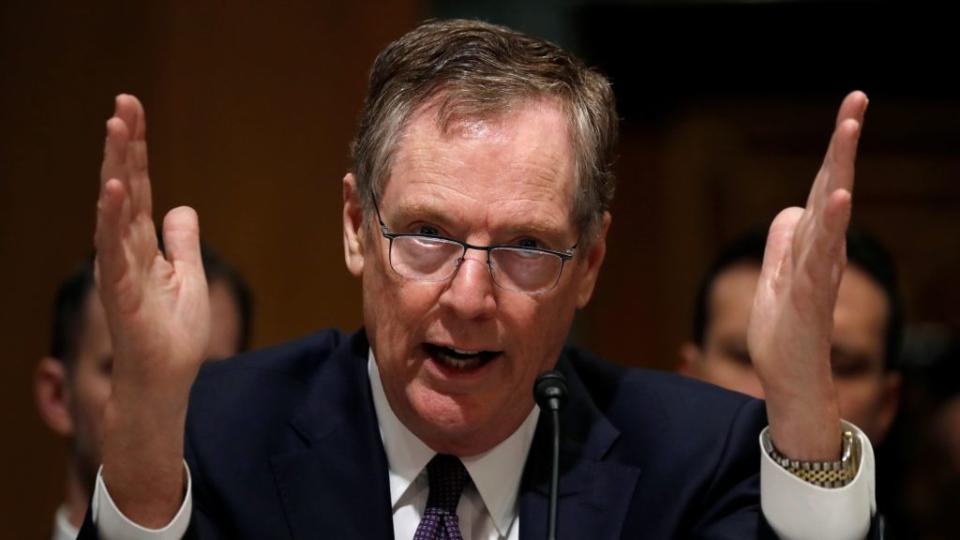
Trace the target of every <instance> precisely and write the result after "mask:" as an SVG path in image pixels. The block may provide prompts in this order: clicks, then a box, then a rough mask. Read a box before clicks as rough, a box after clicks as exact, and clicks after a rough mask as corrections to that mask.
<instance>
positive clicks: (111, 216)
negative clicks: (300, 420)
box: [94, 95, 210, 528]
mask: <svg viewBox="0 0 960 540" xmlns="http://www.w3.org/2000/svg"><path fill="white" fill-rule="evenodd" d="M100 180H101V182H100V197H99V201H98V203H97V231H96V235H95V238H94V241H95V244H96V249H97V262H96V272H97V287H98V289H99V292H100V298H101V300H102V301H103V306H104V310H105V311H106V315H107V323H108V325H109V328H110V337H111V340H112V344H113V356H114V358H113V392H112V395H111V397H110V401H109V402H108V404H107V406H106V409H105V411H104V434H103V438H104V440H103V478H104V481H105V482H106V484H107V487H108V489H109V492H110V496H111V498H112V499H113V500H114V502H115V503H116V504H117V507H118V508H119V509H120V511H121V512H123V513H124V515H126V516H127V517H128V518H129V519H131V520H132V521H134V522H135V523H137V524H139V525H142V526H144V527H150V528H158V527H162V526H164V525H166V524H167V523H168V522H169V521H170V519H171V518H172V517H173V516H174V514H175V513H176V511H177V509H178V508H179V507H180V504H181V502H182V500H183V494H184V493H183V491H184V485H185V483H184V470H183V461H182V460H183V432H184V424H185V421H186V411H187V400H188V397H189V392H190V386H191V385H192V384H193V380H194V378H195V377H196V374H197V370H198V369H199V367H200V364H201V363H202V361H203V360H204V352H205V350H206V347H207V341H208V340H209V335H210V305H209V303H210V301H209V296H208V293H207V282H206V278H205V277H204V271H203V263H202V262H201V258H200V240H199V226H198V222H197V214H196V212H194V210H193V209H192V208H188V207H180V208H175V209H173V210H171V211H170V212H169V213H168V214H167V215H166V217H165V218H164V220H163V240H164V246H165V251H166V256H164V254H163V253H161V252H160V250H159V249H158V243H157V237H156V228H155V226H154V223H153V218H152V213H151V212H152V209H151V206H152V203H151V193H150V179H149V176H148V174H147V143H146V123H145V118H144V112H143V106H142V105H141V104H140V102H139V101H138V100H137V98H135V97H134V96H130V95H120V96H117V98H116V108H115V112H114V115H113V117H112V118H110V120H108V121H107V138H106V143H105V145H104V152H103V166H102V168H101V171H100Z"/></svg>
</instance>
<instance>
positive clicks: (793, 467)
mask: <svg viewBox="0 0 960 540" xmlns="http://www.w3.org/2000/svg"><path fill="white" fill-rule="evenodd" d="M842 438H843V446H842V449H841V452H840V454H841V455H840V460H839V461H797V460H795V459H790V458H788V457H786V456H784V455H783V454H781V453H780V452H778V451H777V449H776V448H775V447H774V446H773V441H772V440H771V438H770V437H769V436H766V437H763V447H764V450H765V451H766V452H767V454H768V455H769V456H770V457H771V458H772V459H773V460H774V461H776V462H777V464H778V465H780V466H781V467H783V468H784V469H786V470H787V471H789V472H790V473H791V474H793V475H794V476H797V477H798V478H801V479H803V480H806V481H807V482H809V483H811V484H813V485H815V486H820V487H825V488H839V487H843V486H845V485H847V484H849V483H850V482H851V481H853V478H854V477H855V476H856V475H857V471H858V470H860V441H858V440H856V438H855V437H854V435H853V432H852V431H844V432H843V435H842Z"/></svg>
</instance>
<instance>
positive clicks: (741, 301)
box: [680, 232, 903, 443]
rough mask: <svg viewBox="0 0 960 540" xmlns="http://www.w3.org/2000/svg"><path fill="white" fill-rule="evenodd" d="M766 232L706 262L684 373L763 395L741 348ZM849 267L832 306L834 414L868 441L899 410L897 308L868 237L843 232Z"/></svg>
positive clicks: (884, 265) (885, 265)
mask: <svg viewBox="0 0 960 540" xmlns="http://www.w3.org/2000/svg"><path fill="white" fill-rule="evenodd" d="M763 248H764V237H763V235H762V234H760V233H759V232H752V233H749V234H747V235H745V236H743V237H742V238H739V239H737V240H735V241H734V242H732V243H731V244H730V245H729V246H728V247H727V248H726V249H724V250H723V251H722V252H721V254H720V256H719V257H718V258H717V260H716V261H715V262H714V263H713V265H712V266H711V267H710V269H709V271H708V272H707V274H706V276H705V277H704V279H703V281H702V283H701V285H700V289H699V291H698V293H697V298H696V303H695V305H694V325H693V342H691V343H686V344H684V345H683V347H682V348H681V364H680V371H681V372H682V373H684V374H686V375H689V376H693V377H697V378H699V379H702V380H705V381H707V382H711V383H713V384H716V385H719V386H722V387H724V388H728V389H730V390H736V391H738V392H743V393H744V394H749V395H751V396H754V397H757V398H760V399H763V397H764V396H763V386H762V385H761V383H760V379H759V378H758V377H757V374H756V372H755V371H754V369H753V365H752V363H751V361H750V354H749V352H748V350H747V329H748V326H749V321H750V311H751V307H752V305H753V298H754V296H755V293H756V288H757V281H758V280H759V279H760V265H761V263H762V262H763ZM847 260H848V265H847V270H846V272H845V273H844V275H843V279H842V280H841V282H840V290H839V293H838V295H837V305H836V307H835V309H834V313H833V333H832V335H831V353H830V360H831V362H830V364H831V368H832V371H833V381H834V384H835V385H836V388H837V397H838V399H839V406H840V416H841V417H843V418H846V419H847V420H849V421H851V422H852V423H854V424H856V425H857V426H858V427H860V428H861V429H862V430H863V431H864V433H866V434H867V436H869V437H870V440H871V441H873V442H874V443H877V442H879V441H882V440H883V437H884V435H886V433H887V430H888V429H889V428H890V424H891V422H893V417H894V415H895V413H896V409H897V401H898V398H899V391H900V374H899V372H898V371H897V370H896V369H895V367H894V366H895V363H896V359H897V354H898V352H899V350H900V339H901V338H900V336H901V334H902V321H903V315H902V308H901V300H900V294H899V291H898V288H897V283H896V278H895V272H894V265H893V260H892V259H891V257H890V255H889V254H888V253H887V252H886V251H885V250H884V249H883V247H881V246H880V244H879V243H878V242H877V241H876V240H874V239H873V238H871V237H869V236H866V235H864V234H863V233H850V234H848V235H847Z"/></svg>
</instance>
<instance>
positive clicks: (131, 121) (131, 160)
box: [116, 94, 153, 216]
mask: <svg viewBox="0 0 960 540" xmlns="http://www.w3.org/2000/svg"><path fill="white" fill-rule="evenodd" d="M116 116H117V117H118V118H120V119H121V120H122V121H123V122H124V124H126V126H127V129H128V133H129V137H130V139H129V143H128V147H127V154H126V161H125V164H126V169H127V171H126V172H127V174H128V177H129V181H128V183H129V188H128V189H129V190H130V197H131V202H132V203H133V208H134V212H138V213H139V212H142V213H144V214H146V215H148V216H150V215H151V214H152V212H153V204H152V196H151V191H150V177H149V174H148V162H147V141H146V133H147V121H146V114H145V112H144V110H143V105H142V104H141V103H140V100H139V99H137V98H136V96H132V95H129V94H120V95H119V96H117V98H116Z"/></svg>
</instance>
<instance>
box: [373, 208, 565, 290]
mask: <svg viewBox="0 0 960 540" xmlns="http://www.w3.org/2000/svg"><path fill="white" fill-rule="evenodd" d="M373 205H374V209H376V211H377V220H378V221H379V222H380V232H381V233H383V237H384V238H386V239H387V240H389V241H390V267H391V268H393V271H394V272H396V273H397V274H398V275H399V276H400V277H403V278H404V279H409V280H413V281H431V282H439V281H447V280H448V279H450V278H452V277H453V275H454V274H455V273H456V272H457V269H458V268H459V267H460V263H462V262H463V261H464V258H465V257H466V255H467V250H468V249H475V250H478V251H486V252H487V267H488V268H489V269H490V275H491V277H493V282H494V283H495V284H496V285H497V286H498V287H500V288H501V289H506V290H508V291H515V292H522V293H527V294H539V293H544V292H547V291H549V290H551V289H553V288H554V287H556V286H557V283H558V282H559V281H560V274H561V273H562V272H563V266H564V264H565V263H566V262H567V261H568V260H570V259H571V258H573V255H574V252H575V251H576V249H577V244H574V245H573V246H572V247H571V248H570V249H567V250H566V251H555V250H552V249H546V248H537V247H520V246H513V245H503V244H498V245H493V246H475V245H473V244H468V243H466V242H461V241H460V240H454V239H453V238H447V237H444V236H438V235H432V234H417V233H396V232H392V231H391V230H390V229H389V228H388V227H387V225H386V224H385V223H384V222H383V218H382V217H381V216H380V206H379V204H378V203H377V200H376V197H374V200H373Z"/></svg>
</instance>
